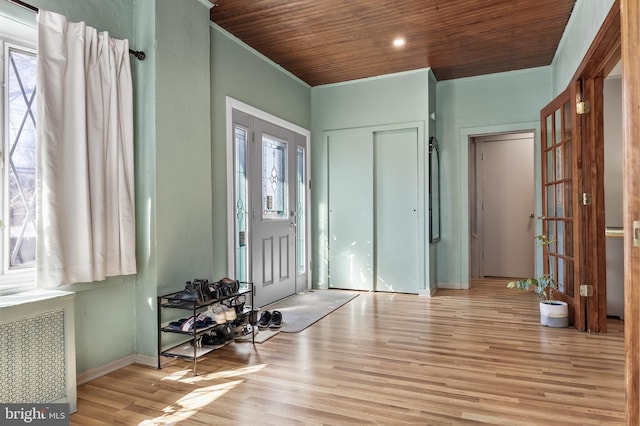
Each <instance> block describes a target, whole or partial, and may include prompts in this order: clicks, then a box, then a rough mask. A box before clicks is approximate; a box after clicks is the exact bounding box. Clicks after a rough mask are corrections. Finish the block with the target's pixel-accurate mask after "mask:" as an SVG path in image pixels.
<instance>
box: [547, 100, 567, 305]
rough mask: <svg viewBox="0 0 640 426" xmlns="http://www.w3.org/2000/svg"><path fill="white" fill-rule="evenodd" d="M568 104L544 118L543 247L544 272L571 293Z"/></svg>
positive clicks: (564, 291)
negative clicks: (547, 242)
mask: <svg viewBox="0 0 640 426" xmlns="http://www.w3.org/2000/svg"><path fill="white" fill-rule="evenodd" d="M571 114H572V112H571V103H570V101H568V100H567V101H566V102H564V103H562V104H561V105H559V106H558V107H557V109H555V110H554V111H553V112H552V113H551V114H549V115H547V117H546V119H545V120H543V124H544V126H545V127H546V129H545V130H546V131H543V136H546V138H545V139H546V141H545V143H544V144H543V146H542V151H543V152H542V157H541V158H543V159H544V161H543V165H542V167H543V172H542V176H543V178H544V179H543V181H544V182H543V188H542V190H543V197H542V199H543V212H545V215H544V216H545V220H544V221H543V225H542V226H543V233H544V234H545V235H546V236H547V237H548V239H549V240H551V244H549V245H546V246H545V247H544V258H545V262H544V273H545V274H548V275H550V276H551V277H552V278H554V279H555V280H556V282H557V283H558V290H559V291H560V292H562V293H564V294H565V295H567V296H569V297H573V296H574V276H573V268H574V258H573V252H574V250H573V244H574V241H573V228H574V217H573V206H572V202H573V200H572V188H573V181H572V167H571V166H572V164H573V158H572V155H573V150H572V136H573V135H572V124H571Z"/></svg>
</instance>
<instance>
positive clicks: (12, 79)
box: [4, 48, 36, 268]
mask: <svg viewBox="0 0 640 426" xmlns="http://www.w3.org/2000/svg"><path fill="white" fill-rule="evenodd" d="M8 60H9V66H8V76H7V86H6V87H7V90H8V96H7V98H8V104H7V118H8V126H7V127H8V131H7V134H8V136H9V141H8V144H9V146H8V147H6V148H5V151H4V152H5V153H8V158H6V159H5V161H6V160H8V164H5V166H8V167H7V168H8V171H7V175H8V178H9V184H8V185H7V188H8V191H9V193H8V197H7V198H8V203H9V205H8V209H7V213H8V218H9V220H8V221H7V222H8V223H5V224H4V225H5V226H7V228H8V230H9V235H8V240H9V251H10V255H9V267H10V268H16V267H26V266H33V265H34V264H35V260H36V247H35V246H36V224H35V220H36V211H35V209H36V203H35V201H36V134H35V132H36V121H35V98H36V55H35V54H34V53H29V52H26V51H22V50H17V49H13V48H9V49H8Z"/></svg>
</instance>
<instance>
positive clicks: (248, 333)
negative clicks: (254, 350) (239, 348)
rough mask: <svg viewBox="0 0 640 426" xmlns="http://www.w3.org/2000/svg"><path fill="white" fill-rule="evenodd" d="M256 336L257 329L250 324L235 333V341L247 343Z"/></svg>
mask: <svg viewBox="0 0 640 426" xmlns="http://www.w3.org/2000/svg"><path fill="white" fill-rule="evenodd" d="M257 334H258V327H253V326H252V325H251V324H247V325H246V326H245V327H243V328H242V330H241V331H240V332H239V333H236V336H235V340H236V341H239V342H247V341H250V340H252V339H253V336H255V335H257Z"/></svg>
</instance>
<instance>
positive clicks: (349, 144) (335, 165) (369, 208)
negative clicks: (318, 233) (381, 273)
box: [327, 132, 374, 290]
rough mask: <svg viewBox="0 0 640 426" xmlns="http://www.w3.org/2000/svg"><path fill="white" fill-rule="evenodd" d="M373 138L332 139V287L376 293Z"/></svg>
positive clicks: (369, 135) (348, 136) (340, 136)
mask: <svg viewBox="0 0 640 426" xmlns="http://www.w3.org/2000/svg"><path fill="white" fill-rule="evenodd" d="M372 139H373V135H372V133H371V132H369V133H345V134H334V135H331V136H329V137H328V142H327V147H328V165H329V166H328V167H329V188H328V190H329V287H330V288H342V289H353V290H373V270H374V257H373V250H374V235H373V140H372Z"/></svg>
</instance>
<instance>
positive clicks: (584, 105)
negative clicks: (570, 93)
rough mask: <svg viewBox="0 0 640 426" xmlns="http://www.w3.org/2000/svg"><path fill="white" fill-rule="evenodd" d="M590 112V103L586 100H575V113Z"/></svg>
mask: <svg viewBox="0 0 640 426" xmlns="http://www.w3.org/2000/svg"><path fill="white" fill-rule="evenodd" d="M590 112H591V105H589V102H586V101H578V102H576V114H578V115H582V114H589V113H590Z"/></svg>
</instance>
